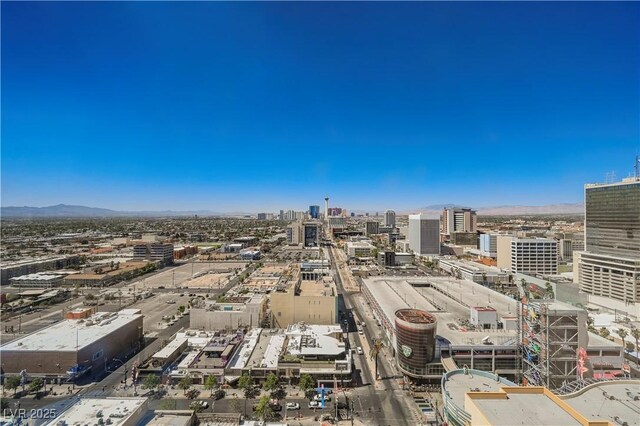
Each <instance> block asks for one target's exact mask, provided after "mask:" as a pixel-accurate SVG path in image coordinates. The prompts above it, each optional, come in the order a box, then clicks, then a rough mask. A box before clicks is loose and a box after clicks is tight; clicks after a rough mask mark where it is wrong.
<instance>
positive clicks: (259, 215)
mask: <svg viewBox="0 0 640 426" xmlns="http://www.w3.org/2000/svg"><path fill="white" fill-rule="evenodd" d="M258 220H267V214H266V213H258Z"/></svg>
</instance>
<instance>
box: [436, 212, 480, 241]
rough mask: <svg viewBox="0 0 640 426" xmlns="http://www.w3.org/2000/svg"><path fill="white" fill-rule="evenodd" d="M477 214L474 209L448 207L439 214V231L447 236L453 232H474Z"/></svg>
mask: <svg viewBox="0 0 640 426" xmlns="http://www.w3.org/2000/svg"><path fill="white" fill-rule="evenodd" d="M477 221H478V219H477V215H476V212H475V210H471V209H465V208H449V209H444V210H442V213H441V214H440V225H441V230H440V233H441V234H442V235H443V236H449V235H451V234H453V233H454V232H476V231H477Z"/></svg>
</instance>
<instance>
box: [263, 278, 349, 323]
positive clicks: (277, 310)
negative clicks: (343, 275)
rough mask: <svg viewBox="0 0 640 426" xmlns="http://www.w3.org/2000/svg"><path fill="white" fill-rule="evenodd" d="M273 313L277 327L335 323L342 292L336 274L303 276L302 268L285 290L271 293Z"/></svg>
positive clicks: (273, 320) (273, 319)
mask: <svg viewBox="0 0 640 426" xmlns="http://www.w3.org/2000/svg"><path fill="white" fill-rule="evenodd" d="M270 299H271V316H272V323H273V326H274V327H277V328H286V327H287V326H289V325H291V324H296V323H299V322H304V323H306V324H319V325H329V324H335V323H336V322H337V321H338V320H337V316H338V292H337V290H336V285H335V283H334V281H333V278H330V277H323V278H322V280H303V279H302V277H301V275H300V273H299V270H298V271H297V272H296V274H295V277H294V278H293V279H291V280H290V281H289V283H288V287H287V288H286V289H285V291H282V292H280V291H275V292H272V293H271V295H270Z"/></svg>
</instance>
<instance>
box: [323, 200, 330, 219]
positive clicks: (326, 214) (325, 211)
mask: <svg viewBox="0 0 640 426" xmlns="http://www.w3.org/2000/svg"><path fill="white" fill-rule="evenodd" d="M324 220H325V221H327V222H329V197H324Z"/></svg>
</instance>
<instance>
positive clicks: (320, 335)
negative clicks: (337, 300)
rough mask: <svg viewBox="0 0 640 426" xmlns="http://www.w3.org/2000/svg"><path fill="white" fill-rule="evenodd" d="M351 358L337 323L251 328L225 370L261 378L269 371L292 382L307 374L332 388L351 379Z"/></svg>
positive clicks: (261, 379) (227, 372) (259, 380)
mask: <svg viewBox="0 0 640 426" xmlns="http://www.w3.org/2000/svg"><path fill="white" fill-rule="evenodd" d="M352 365H353V359H352V354H351V351H350V350H349V348H348V347H347V345H346V343H345V341H344V340H343V330H342V328H341V327H340V326H339V325H336V324H334V325H317V324H307V323H297V324H291V325H290V326H288V327H286V328H285V329H284V330H277V329H254V330H252V331H251V332H250V333H248V334H247V336H246V338H245V340H244V342H243V344H242V346H241V347H240V348H239V349H238V351H237V352H236V355H234V357H233V360H232V362H231V363H230V364H229V365H228V367H227V368H226V370H225V373H226V375H227V377H239V376H240V375H242V373H244V372H248V371H251V377H253V378H254V379H255V380H257V381H258V382H261V381H264V380H265V379H266V377H267V376H268V375H269V374H270V373H274V374H276V375H278V377H280V378H285V379H288V380H290V381H292V382H295V381H296V380H297V379H298V378H299V377H300V375H301V374H309V375H311V377H312V378H313V379H314V380H315V382H316V384H317V385H318V386H319V385H325V387H330V388H332V387H334V386H335V385H336V384H338V385H341V386H345V385H348V384H350V383H351V381H352V373H353V370H352Z"/></svg>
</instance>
